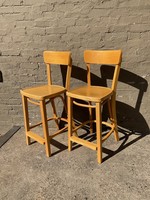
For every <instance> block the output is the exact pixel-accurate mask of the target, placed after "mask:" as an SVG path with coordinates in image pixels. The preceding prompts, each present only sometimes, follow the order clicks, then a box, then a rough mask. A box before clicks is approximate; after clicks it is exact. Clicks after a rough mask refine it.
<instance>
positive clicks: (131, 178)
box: [0, 128, 150, 200]
mask: <svg viewBox="0 0 150 200" xmlns="http://www.w3.org/2000/svg"><path fill="white" fill-rule="evenodd" d="M120 138H121V140H120V141H119V142H118V143H117V142H115V141H114V138H113V136H111V137H110V138H109V139H108V141H106V142H105V143H104V145H103V146H104V148H103V158H104V162H103V163H102V164H98V163H97V159H96V152H95V151H92V150H90V149H88V148H86V147H81V146H78V147H77V148H75V149H74V150H73V151H72V152H68V150H67V133H63V134H62V135H59V136H57V137H56V138H55V140H53V144H54V145H52V152H53V155H52V157H50V158H47V157H46V156H45V148H44V146H43V145H40V144H38V143H33V144H32V145H30V146H27V145H26V144H25V135H24V129H23V128H21V129H20V130H19V131H18V132H17V133H16V134H15V135H14V136H13V137H12V138H11V139H10V140H9V141H8V142H7V143H5V145H3V146H2V147H1V149H0V200H43V199H44V200H49V199H50V200H61V199H62V200H63V199H64V200H95V199H98V200H101V199H104V200H106V199H109V200H149V199H150V148H149V145H150V136H149V135H146V136H140V135H132V134H131V135H130V134H129V133H126V134H125V133H124V134H122V133H120Z"/></svg>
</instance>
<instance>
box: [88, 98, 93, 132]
mask: <svg viewBox="0 0 150 200" xmlns="http://www.w3.org/2000/svg"><path fill="white" fill-rule="evenodd" d="M89 104H90V105H91V102H89ZM89 116H90V133H93V122H92V117H93V116H92V108H89Z"/></svg>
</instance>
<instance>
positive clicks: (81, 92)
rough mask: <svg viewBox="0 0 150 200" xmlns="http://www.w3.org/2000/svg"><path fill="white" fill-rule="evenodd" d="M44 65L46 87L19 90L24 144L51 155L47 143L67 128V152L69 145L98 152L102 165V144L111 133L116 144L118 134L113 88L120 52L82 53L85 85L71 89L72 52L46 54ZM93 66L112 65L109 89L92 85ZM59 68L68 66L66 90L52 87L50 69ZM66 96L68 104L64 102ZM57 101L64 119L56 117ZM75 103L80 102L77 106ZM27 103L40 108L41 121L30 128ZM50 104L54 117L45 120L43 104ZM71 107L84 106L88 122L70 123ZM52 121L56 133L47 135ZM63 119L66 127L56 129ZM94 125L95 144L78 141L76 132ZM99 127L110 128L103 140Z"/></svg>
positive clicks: (98, 51)
mask: <svg viewBox="0 0 150 200" xmlns="http://www.w3.org/2000/svg"><path fill="white" fill-rule="evenodd" d="M43 56H44V62H45V64H46V66H47V79H48V84H47V85H42V86H38V87H30V88H27V89H22V90H21V95H22V104H23V112H24V123H25V131H26V142H27V144H28V145H29V144H30V142H31V141H30V140H31V138H32V139H33V140H35V141H37V142H39V143H41V144H44V145H45V148H46V155H47V156H48V157H49V156H51V148H50V143H51V139H52V138H53V137H55V136H56V135H58V134H60V133H62V132H63V131H65V130H67V129H68V149H69V151H71V149H72V143H73V142H75V143H78V144H81V145H84V146H87V147H89V148H91V149H93V150H96V151H97V160H98V162H99V163H101V162H102V142H103V141H105V140H106V139H107V138H108V137H109V136H110V135H111V133H112V132H114V135H115V139H116V140H117V141H118V140H119V137H118V131H117V119H116V86H117V82H118V76H119V71H120V65H121V57H122V51H121V50H103V51H102V50H85V51H84V61H85V63H86V66H87V85H86V86H83V87H78V88H75V89H72V90H70V78H71V70H72V59H71V52H68V51H62V52H59V51H45V52H44V54H43ZM91 64H92V65H94V66H95V65H105V66H106V67H107V66H108V65H112V66H114V74H113V79H112V85H111V87H101V86H93V85H91V71H90V66H91ZM52 65H56V66H57V65H62V66H64V67H67V74H66V82H65V87H63V86H60V85H54V84H53V83H52V77H51V66H52ZM66 95H67V102H66V98H65V97H66ZM56 98H60V99H61V100H62V102H63V104H64V108H65V110H66V112H67V118H63V117H59V116H58V115H57V112H56V106H55V99H56ZM78 100H82V102H83V103H80V102H79V101H78ZM28 102H30V103H32V104H35V105H39V106H40V111H41V119H42V120H41V122H39V123H37V124H35V125H32V126H31V125H30V123H29V111H28ZM84 102H85V103H84ZM48 103H50V104H51V106H52V110H53V116H52V117H51V118H48V117H47V111H46V105H47V104H48ZM105 103H107V104H108V108H109V109H108V110H109V119H110V120H109V123H108V121H107V122H104V121H102V114H101V111H102V106H103V105H104V104H105ZM73 104H76V105H77V106H81V107H86V108H88V110H89V120H87V121H85V122H83V123H81V124H80V125H78V126H77V125H76V124H75V123H74V121H73ZM93 109H95V113H96V114H95V116H96V117H95V119H93V117H92V113H93ZM49 120H54V121H55V123H56V126H57V127H58V130H57V131H56V132H55V133H53V134H49V128H48V121H49ZM60 120H63V121H65V122H66V123H67V125H66V126H65V127H63V128H61V129H59V122H60ZM93 123H96V142H90V141H88V140H85V139H83V138H80V137H79V136H78V134H77V130H78V129H79V128H81V127H82V126H85V125H86V124H90V132H92V131H93V128H92V127H93ZM102 124H105V125H106V126H109V127H110V130H109V131H108V133H107V134H105V136H103V137H102ZM39 125H42V126H43V136H39V135H38V134H37V133H34V132H33V131H32V129H33V128H35V127H36V126H39Z"/></svg>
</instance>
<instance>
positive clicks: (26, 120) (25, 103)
mask: <svg viewBox="0 0 150 200" xmlns="http://www.w3.org/2000/svg"><path fill="white" fill-rule="evenodd" d="M22 105H23V114H24V125H25V132H26V144H27V145H29V144H30V142H31V141H30V137H29V136H27V132H28V131H29V130H30V127H29V112H28V101H27V97H25V96H23V95H22Z"/></svg>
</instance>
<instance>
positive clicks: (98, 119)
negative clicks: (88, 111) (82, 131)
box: [96, 103, 102, 163]
mask: <svg viewBox="0 0 150 200" xmlns="http://www.w3.org/2000/svg"><path fill="white" fill-rule="evenodd" d="M96 136H97V161H98V163H102V118H101V103H96Z"/></svg>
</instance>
